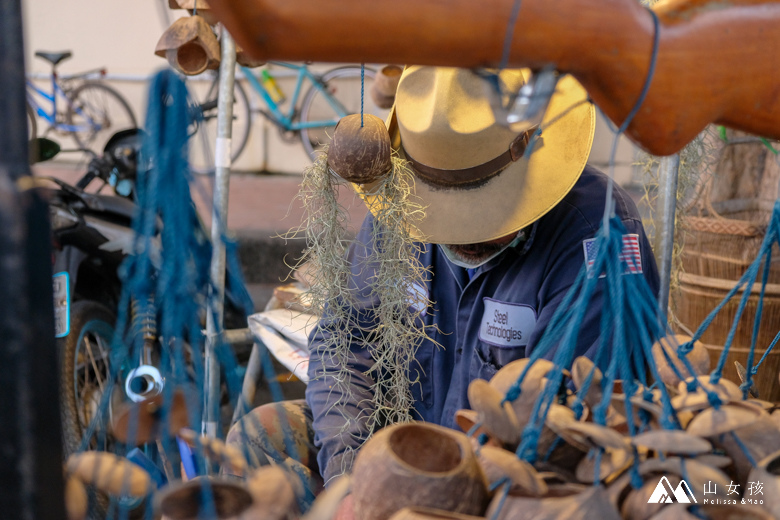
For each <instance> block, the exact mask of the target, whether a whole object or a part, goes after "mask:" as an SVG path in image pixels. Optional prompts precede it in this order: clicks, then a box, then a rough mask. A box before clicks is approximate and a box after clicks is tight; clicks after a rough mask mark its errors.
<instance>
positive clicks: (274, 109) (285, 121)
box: [241, 61, 348, 132]
mask: <svg viewBox="0 0 780 520" xmlns="http://www.w3.org/2000/svg"><path fill="white" fill-rule="evenodd" d="M269 63H271V64H273V65H278V66H280V67H285V68H287V69H292V70H295V71H297V77H296V80H295V89H294V90H293V94H292V97H291V98H290V108H289V109H288V110H287V113H286V114H285V113H283V112H282V111H281V109H280V107H279V104H277V103H276V102H275V101H274V100H273V98H272V97H271V95H270V94H269V93H268V90H266V88H265V87H264V86H263V84H262V83H260V80H258V79H257V76H255V75H254V74H253V73H252V71H251V70H250V69H248V68H246V67H241V71H242V72H243V73H244V76H245V77H246V79H247V81H249V84H250V85H251V86H252V88H253V89H254V90H255V91H256V92H257V93H258V94H259V95H260V97H261V98H262V99H263V101H265V104H266V105H267V106H268V109H269V110H270V113H268V114H266V115H270V116H272V117H273V118H274V119H275V120H276V122H277V123H279V124H280V125H281V126H282V127H284V129H285V130H287V131H293V132H294V131H299V130H301V129H304V128H323V127H329V126H333V125H335V124H336V123H337V122H338V120H339V119H340V118H342V117H344V116H346V115H348V112H347V110H346V109H345V108H344V106H343V105H342V104H341V103H340V102H339V101H338V100H337V99H334V98H333V96H331V95H330V94H329V93H328V91H327V90H326V89H325V86H324V85H323V83H322V82H321V81H320V80H319V78H318V77H317V76H316V75H315V74H314V73H312V72H311V71H310V70H309V68H308V67H307V66H306V65H296V64H294V63H285V62H281V61H271V62H269ZM306 78H308V79H309V81H310V82H311V84H312V85H314V88H316V89H317V90H319V91H320V92H321V93H322V95H323V97H324V98H325V99H326V100H327V101H328V103H329V104H330V106H331V107H333V110H334V111H335V112H336V114H337V115H338V117H337V118H334V119H323V120H320V121H306V122H301V121H293V117H294V115H295V108H296V106H297V105H298V97H299V96H300V94H301V87H302V86H303V80H304V79H306Z"/></svg>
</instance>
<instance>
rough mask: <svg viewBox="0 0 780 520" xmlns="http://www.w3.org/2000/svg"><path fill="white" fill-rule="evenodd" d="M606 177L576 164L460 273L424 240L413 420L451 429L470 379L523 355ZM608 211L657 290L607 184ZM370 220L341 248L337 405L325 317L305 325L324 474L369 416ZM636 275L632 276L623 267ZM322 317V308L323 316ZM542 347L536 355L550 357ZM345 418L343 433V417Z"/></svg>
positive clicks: (341, 464)
mask: <svg viewBox="0 0 780 520" xmlns="http://www.w3.org/2000/svg"><path fill="white" fill-rule="evenodd" d="M607 182H608V180H607V177H606V176H605V175H604V174H602V173H601V172H599V171H597V170H595V169H594V168H591V167H586V168H585V170H584V171H583V173H582V175H581V176H580V179H579V180H578V181H577V183H576V184H575V186H574V188H573V189H572V190H571V191H570V192H569V193H568V194H567V195H566V197H565V198H564V199H563V200H562V201H561V202H560V203H558V204H557V205H556V206H555V207H554V208H553V209H552V210H551V211H550V212H549V213H547V214H546V215H544V216H543V217H542V218H540V219H539V220H538V221H536V222H535V223H534V224H532V225H531V226H529V227H528V228H527V229H526V230H525V235H526V239H525V240H524V241H522V242H520V243H519V244H518V245H517V246H516V247H514V248H512V249H508V250H506V251H504V252H503V253H502V254H501V255H499V256H498V257H496V258H494V259H493V260H491V261H490V262H488V263H486V264H485V265H483V266H481V267H479V268H478V269H477V270H476V272H474V273H473V277H472V278H471V279H469V273H467V270H466V269H464V268H462V267H458V266H456V265H454V264H452V263H451V262H450V261H449V260H447V258H446V257H445V255H444V253H443V252H442V251H441V249H440V246H437V245H431V244H428V245H426V246H425V247H424V252H423V253H422V256H421V260H422V262H423V264H425V265H428V266H430V268H431V277H430V279H429V280H428V282H427V284H426V287H425V291H426V292H427V293H428V296H429V299H430V301H431V302H432V304H431V308H429V309H427V310H426V312H425V314H424V317H423V319H424V322H425V324H426V325H434V324H435V325H436V327H435V328H433V329H431V331H432V332H429V334H430V335H432V339H433V340H434V341H436V342H437V343H438V344H439V345H440V347H436V346H435V345H433V344H432V343H431V342H430V341H425V342H423V343H422V344H421V345H420V347H419V348H418V350H417V354H416V364H414V365H413V368H412V371H413V373H412V374H410V380H412V381H415V380H418V377H419V380H418V382H417V383H415V384H413V385H412V394H413V396H414V398H415V406H414V409H415V412H416V415H418V416H419V419H421V420H424V421H429V422H432V423H436V424H441V425H444V426H448V427H455V423H454V416H455V412H456V411H457V410H459V409H461V408H469V403H468V398H467V389H468V385H469V383H470V382H471V381H472V380H473V379H476V378H482V379H490V378H491V377H492V376H493V375H494V374H495V373H496V371H497V370H498V369H499V368H501V367H502V366H504V365H506V364H507V363H509V362H510V361H513V360H516V359H519V358H523V357H527V356H528V355H529V354H530V353H531V351H532V350H533V348H534V346H535V345H536V344H537V342H538V341H539V339H540V337H541V335H542V333H543V332H544V330H545V328H546V326H547V323H548V322H549V321H550V318H551V317H552V315H553V313H554V312H555V310H556V308H557V307H558V304H559V303H560V302H561V300H562V299H563V297H564V296H565V295H566V293H567V291H568V290H569V288H570V287H571V286H572V284H573V283H574V281H575V279H576V277H577V275H578V273H579V272H580V270H581V269H582V267H583V264H584V263H585V258H586V250H587V247H586V244H587V241H588V240H589V239H592V238H593V237H594V236H595V234H596V232H597V231H598V229H599V227H600V226H601V222H602V218H603V212H604V202H605V197H606V189H607ZM614 198H615V213H616V215H617V216H618V217H619V218H620V219H621V220H622V222H623V225H624V226H625V227H626V231H627V234H629V235H631V234H635V235H636V237H635V238H636V239H637V240H636V243H637V244H638V246H639V254H640V257H641V270H642V276H645V278H646V279H647V282H648V284H649V285H650V288H651V289H652V290H653V292H654V293H655V294H657V293H658V284H659V280H658V271H657V268H656V264H655V260H654V258H653V254H652V251H651V249H650V244H649V242H648V240H647V236H646V235H645V231H644V228H643V226H642V223H641V220H640V217H639V213H638V211H637V208H636V206H635V204H634V202H633V201H632V200H631V198H630V197H629V196H628V194H627V193H626V192H625V191H624V190H622V189H621V188H620V187H618V186H615V187H614ZM375 225H376V222H375V220H374V219H373V217H372V216H371V215H370V214H369V216H368V217H367V218H366V220H365V222H364V223H363V226H362V229H361V230H360V232H359V233H358V236H357V240H356V241H355V244H353V245H352V247H351V248H350V252H349V258H350V260H351V262H352V266H353V267H352V280H351V284H352V286H353V288H355V289H356V290H357V291H358V292H359V299H358V301H359V303H358V306H359V307H360V308H359V309H354V308H353V309H352V313H351V316H352V318H353V319H354V320H356V322H355V324H356V326H353V327H352V328H351V330H350V333H351V335H352V337H354V338H360V339H358V340H356V341H355V348H353V349H352V351H353V354H354V356H353V358H352V360H353V361H352V363H351V365H350V371H351V373H350V377H351V381H350V389H351V390H350V395H349V396H348V397H347V398H344V397H342V402H341V404H339V406H338V407H333V406H332V404H333V403H334V402H335V401H336V400H337V396H338V395H342V394H340V389H339V386H338V385H336V384H334V382H333V381H332V380H330V379H331V378H330V377H327V378H323V377H322V370H323V366H328V363H330V358H329V357H328V356H327V354H323V351H322V350H323V349H322V348H321V345H322V340H323V337H324V335H326V334H330V332H328V331H327V328H328V326H346V325H344V324H333V323H332V322H331V323H329V322H328V321H327V317H326V318H324V321H323V323H324V324H325V325H326V327H323V328H319V329H317V330H315V331H314V332H313V333H312V335H311V337H310V338H309V340H310V341H309V344H310V350H311V358H310V362H309V377H310V382H309V385H308V387H307V389H306V399H307V402H308V404H309V406H310V407H311V409H312V413H313V418H314V423H313V426H314V431H315V444H316V446H317V447H318V448H319V449H320V451H319V454H318V459H317V460H318V462H319V467H320V469H321V472H322V474H323V477H324V478H325V480H326V482H327V480H329V479H330V478H331V477H333V476H336V475H339V474H341V473H342V472H343V471H345V470H348V469H349V468H350V466H351V462H352V460H351V459H352V457H353V453H352V451H351V450H348V449H347V447H348V446H349V447H353V448H357V447H359V446H360V445H361V443H362V442H363V441H364V440H365V436H366V423H365V419H366V418H367V417H368V416H369V415H370V414H371V411H372V410H371V396H372V393H371V387H372V385H374V383H375V381H374V379H373V377H372V376H371V375H369V373H368V372H369V370H370V368H371V366H372V365H373V361H372V359H371V357H370V354H369V353H368V352H367V351H366V349H365V348H364V347H362V346H360V345H361V342H362V341H364V340H368V341H370V336H367V335H369V334H370V330H371V329H372V328H374V327H375V326H376V323H375V322H373V321H372V319H373V315H372V312H371V309H372V308H373V306H375V305H376V303H377V301H376V298H374V297H373V295H372V294H371V293H370V291H369V290H367V289H366V286H367V283H366V279H367V277H369V276H370V275H371V269H366V264H365V259H366V258H367V254H368V251H370V248H371V244H370V239H371V231H372V229H373V226H375ZM630 276H638V275H630ZM600 285H601V283H600V284H599V285H598V286H597V289H596V291H595V293H594V295H593V299H592V302H593V304H592V305H591V306H589V309H588V311H587V313H586V316H585V318H584V320H583V323H582V329H581V331H580V333H579V335H578V343H577V350H576V355H578V356H579V355H586V356H587V355H589V354H593V353H595V349H596V348H597V341H596V340H597V339H598V334H599V333H598V329H599V318H600V315H601V308H602V303H601V298H602V292H601V289H600ZM326 316H327V315H326ZM551 356H552V354H550V355H549V356H546V357H551ZM345 416H348V417H360V418H362V419H360V420H357V421H352V422H351V424H350V425H349V426H348V427H347V431H346V432H345V433H341V432H342V428H343V427H344V425H345V419H344V417H345Z"/></svg>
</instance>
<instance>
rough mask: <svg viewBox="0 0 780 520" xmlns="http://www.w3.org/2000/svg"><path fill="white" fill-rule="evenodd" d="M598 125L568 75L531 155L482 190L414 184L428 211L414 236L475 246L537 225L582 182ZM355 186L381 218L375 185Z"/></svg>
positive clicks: (394, 133) (415, 195) (416, 225)
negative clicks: (581, 178)
mask: <svg viewBox="0 0 780 520" xmlns="http://www.w3.org/2000/svg"><path fill="white" fill-rule="evenodd" d="M391 116H392V114H391ZM595 124H596V123H595V109H594V108H593V105H592V103H590V102H588V101H587V93H586V92H585V89H584V88H582V86H581V85H580V84H579V83H578V82H577V81H576V80H575V79H574V78H572V77H571V76H564V77H562V78H561V79H560V80H559V81H558V85H557V87H556V93H555V94H554V95H553V97H552V98H551V100H550V104H549V107H548V109H547V113H546V114H545V116H544V119H543V121H542V125H541V128H542V132H541V135H540V136H539V137H538V138H537V139H536V141H535V142H534V143H532V146H533V149H532V153H531V154H530V156H528V154H526V155H527V156H526V157H524V158H522V159H520V160H518V161H516V162H514V163H511V164H510V165H509V166H508V167H507V168H506V169H505V170H504V171H503V172H501V173H500V174H499V175H497V176H495V177H493V178H492V179H490V180H488V181H487V182H486V183H485V184H483V185H481V186H479V187H478V188H471V189H458V188H440V187H436V186H432V185H429V184H428V183H426V182H423V181H421V180H420V179H415V180H414V181H413V182H414V186H412V189H411V193H412V195H411V196H412V197H413V201H414V202H415V203H418V204H420V205H421V206H422V207H423V208H424V211H423V212H421V214H420V216H419V218H417V219H416V220H415V221H414V222H413V223H412V226H413V227H412V229H410V232H411V233H412V235H413V237H414V238H415V239H417V240H420V241H424V242H429V243H436V244H474V243H479V242H486V241H489V240H494V239H497V238H501V237H504V236H506V235H509V234H511V233H514V232H517V231H519V230H520V229H522V228H524V227H526V226H528V225H529V224H531V223H533V222H535V221H536V220H538V219H539V218H541V217H542V216H543V215H544V214H546V213H547V212H548V211H550V210H551V209H552V208H553V207H555V206H556V205H557V204H558V203H559V202H560V201H561V200H562V199H563V198H564V197H565V196H566V194H567V193H569V191H571V189H572V188H573V187H574V184H575V183H576V182H577V179H579V177H580V174H581V173H582V170H583V169H584V168H585V164H586V162H587V160H588V156H589V155H590V150H591V146H592V145H593V135H594V132H595ZM390 126H391V128H390V132H391V135H390V137H391V140H392V142H393V147H394V149H396V151H398V153H399V155H400V156H401V157H403V151H402V150H400V149H399V147H398V144H399V143H400V136H399V135H398V129H397V125H390ZM353 186H354V188H355V190H356V191H357V192H358V193H359V194H360V195H361V197H363V199H364V200H365V202H366V205H367V206H368V207H369V209H370V210H371V211H372V213H374V214H375V215H376V209H377V204H375V202H376V201H375V200H373V199H374V198H375V197H374V196H372V195H371V193H372V188H373V187H374V186H372V185H357V184H355V185H353Z"/></svg>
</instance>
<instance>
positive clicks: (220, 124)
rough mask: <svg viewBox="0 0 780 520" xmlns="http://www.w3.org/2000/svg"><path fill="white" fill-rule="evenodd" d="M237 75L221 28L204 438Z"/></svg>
mask: <svg viewBox="0 0 780 520" xmlns="http://www.w3.org/2000/svg"><path fill="white" fill-rule="evenodd" d="M235 76H236V44H235V42H234V41H233V38H232V37H231V36H230V34H229V33H228V32H227V30H226V29H225V28H224V27H222V62H221V63H220V66H219V98H218V101H217V143H216V146H215V148H214V150H215V153H214V165H215V166H216V171H215V174H214V204H213V206H214V207H213V210H212V215H211V244H212V247H213V249H212V253H211V281H212V288H213V293H212V298H211V301H212V302H213V304H214V309H213V312H209V313H207V314H208V315H207V318H206V334H207V339H206V414H205V418H204V421H203V425H202V429H203V433H204V434H205V435H208V436H210V437H216V436H217V429H218V426H219V400H220V399H219V398H220V384H219V361H218V360H217V356H216V354H215V352H214V347H215V342H216V338H217V334H220V333H221V332H222V327H223V322H224V319H223V317H224V303H223V302H224V300H225V245H224V243H223V242H222V235H223V234H224V233H225V231H226V230H227V208H228V190H229V188H230V140H231V137H232V135H233V127H232V125H233V83H234V81H235Z"/></svg>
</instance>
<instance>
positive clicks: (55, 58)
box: [35, 51, 73, 65]
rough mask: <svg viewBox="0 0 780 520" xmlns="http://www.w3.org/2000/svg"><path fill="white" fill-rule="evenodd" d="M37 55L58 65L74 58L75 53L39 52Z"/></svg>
mask: <svg viewBox="0 0 780 520" xmlns="http://www.w3.org/2000/svg"><path fill="white" fill-rule="evenodd" d="M35 55H36V56H38V57H39V58H43V59H44V60H46V61H48V62H49V63H51V64H52V65H57V64H58V63H60V62H61V61H65V60H67V59H68V58H70V57H71V56H73V53H72V52H70V51H62V52H45V51H37V52H36V53H35Z"/></svg>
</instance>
